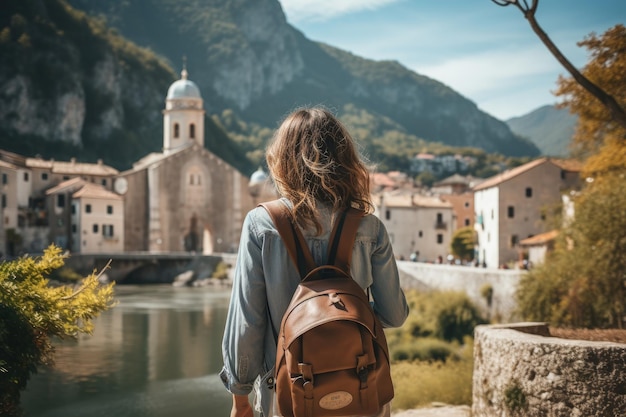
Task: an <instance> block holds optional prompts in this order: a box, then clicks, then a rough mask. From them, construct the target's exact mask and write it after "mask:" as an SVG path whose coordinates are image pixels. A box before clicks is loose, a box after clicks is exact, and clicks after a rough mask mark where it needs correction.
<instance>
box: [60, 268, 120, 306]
mask: <svg viewBox="0 0 626 417" xmlns="http://www.w3.org/2000/svg"><path fill="white" fill-rule="evenodd" d="M111 261H112V259H109V262H107V264H106V265H105V266H104V268H102V269H101V270H100V272H98V275H96V278H100V277H101V276H102V274H104V271H106V270H107V269H109V267H110V266H111ZM85 288H87V287H86V286H85V285H82V286H81V287H80V288H79V289H78V290H76V291H74V292H73V293H72V294H70V295H66V296H65V297H61V300H63V301H67V300H71V299H72V298H74V297H76V296H77V295H78V294H80V293H81V292H83V291H85Z"/></svg>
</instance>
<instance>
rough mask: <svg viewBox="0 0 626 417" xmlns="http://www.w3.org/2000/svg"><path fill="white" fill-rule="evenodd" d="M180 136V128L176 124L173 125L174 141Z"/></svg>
mask: <svg viewBox="0 0 626 417" xmlns="http://www.w3.org/2000/svg"><path fill="white" fill-rule="evenodd" d="M179 136H180V126H179V125H178V123H174V139H178V137H179Z"/></svg>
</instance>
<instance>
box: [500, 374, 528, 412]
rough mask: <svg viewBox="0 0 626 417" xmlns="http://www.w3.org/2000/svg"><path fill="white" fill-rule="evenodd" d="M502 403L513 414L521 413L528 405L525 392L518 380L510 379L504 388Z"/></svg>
mask: <svg viewBox="0 0 626 417" xmlns="http://www.w3.org/2000/svg"><path fill="white" fill-rule="evenodd" d="M504 405H505V406H506V408H507V409H508V410H509V411H510V412H511V413H513V415H521V414H520V413H521V412H523V411H524V410H526V408H527V405H528V404H527V402H526V394H524V391H523V390H522V388H521V387H520V386H519V382H518V381H510V382H509V384H508V385H507V386H506V388H505V389H504Z"/></svg>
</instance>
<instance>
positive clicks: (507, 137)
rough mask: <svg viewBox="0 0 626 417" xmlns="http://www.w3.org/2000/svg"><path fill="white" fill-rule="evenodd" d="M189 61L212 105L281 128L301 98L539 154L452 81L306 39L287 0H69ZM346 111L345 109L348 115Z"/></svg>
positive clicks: (441, 135) (425, 133)
mask: <svg viewBox="0 0 626 417" xmlns="http://www.w3.org/2000/svg"><path fill="white" fill-rule="evenodd" d="M70 2H71V3H72V4H73V5H74V6H75V7H77V8H80V9H83V10H86V11H88V12H89V13H91V14H94V15H104V16H105V17H106V19H107V21H108V22H109V24H110V25H112V26H114V27H116V28H118V29H119V30H120V32H121V33H123V34H124V35H125V36H126V37H128V38H129V39H131V40H133V41H134V42H137V43H138V44H140V45H143V46H147V47H150V48H151V49H152V50H154V51H156V52H158V53H159V54H162V55H163V56H165V57H167V58H168V59H169V61H170V62H171V63H172V65H173V66H175V67H180V64H181V61H182V56H183V55H186V56H187V57H188V68H189V70H190V73H191V74H192V75H193V78H194V81H197V83H198V85H199V87H200V89H201V90H202V91H203V94H204V95H205V99H206V107H207V110H208V111H209V112H210V113H220V112H222V111H224V110H225V109H233V110H235V111H236V112H237V114H238V115H239V116H240V117H241V118H242V119H243V120H245V121H253V122H255V123H259V124H260V125H262V126H266V127H274V126H276V123H277V121H278V120H279V119H280V118H281V117H282V116H284V115H285V114H286V113H287V112H289V111H290V110H291V109H293V108H294V107H295V106H298V105H305V104H318V103H322V104H325V105H327V106H329V107H331V108H334V109H339V110H341V109H342V108H343V107H344V106H346V105H351V106H356V108H357V109H363V110H365V111H367V112H368V113H369V114H371V115H372V116H373V117H378V118H383V117H387V118H390V119H391V120H393V121H395V122H397V124H398V125H399V127H400V128H401V129H402V130H403V131H404V132H405V133H407V134H410V135H413V136H415V137H416V138H417V137H419V138H423V139H426V140H428V141H436V142H441V143H445V144H450V145H455V146H473V147H478V148H481V149H484V150H486V151H488V152H500V153H502V154H505V155H537V154H538V149H537V147H536V146H535V145H534V144H532V143H531V142H530V141H528V140H525V139H522V138H520V137H518V136H516V135H515V134H513V133H512V132H511V130H510V129H509V127H508V126H507V125H506V124H505V123H503V122H501V121H499V120H497V119H495V118H493V117H491V116H489V115H488V114H485V113H484V112H482V111H480V110H479V109H478V108H477V106H476V105H475V104H474V103H473V102H471V101H469V100H468V99H466V98H464V97H462V96H461V95H460V94H458V93H456V92H455V91H453V90H452V89H450V88H448V87H447V86H445V85H443V84H441V83H439V82H437V81H435V80H432V79H430V78H428V77H424V76H422V75H419V74H416V73H414V72H412V71H410V70H408V69H407V68H405V67H403V66H402V65H400V64H399V63H397V62H375V61H371V60H367V59H364V58H361V57H357V56H354V55H352V54H349V53H347V52H345V51H341V50H339V49H336V48H333V47H331V46H328V45H323V44H319V43H316V42H313V41H310V40H308V39H306V38H305V37H304V36H303V35H302V33H300V32H299V31H298V30H296V29H295V28H293V27H292V26H290V25H289V24H288V23H287V21H286V19H285V16H284V13H283V11H282V9H281V7H280V3H279V2H278V0H205V1H203V2H198V1H193V0H185V1H182V0H181V1H176V2H174V1H169V0H146V1H143V2H141V3H140V4H139V3H138V2H126V1H121V0H111V1H107V2H102V1H97V0H70ZM340 116H341V113H340Z"/></svg>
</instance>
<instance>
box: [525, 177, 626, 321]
mask: <svg viewBox="0 0 626 417" xmlns="http://www.w3.org/2000/svg"><path fill="white" fill-rule="evenodd" d="M574 202H575V218H574V219H573V220H571V221H570V222H569V224H567V225H566V226H565V227H564V228H563V229H562V230H561V231H560V234H559V237H558V240H557V242H556V247H555V250H554V252H553V253H552V254H551V255H550V256H549V257H548V258H547V259H546V260H545V263H544V264H542V265H540V266H538V267H536V268H534V269H533V270H531V271H530V272H529V273H528V274H526V275H525V276H524V277H523V278H522V280H521V281H520V285H519V287H518V292H517V300H518V308H519V310H520V311H519V312H520V314H521V315H522V316H523V317H524V318H526V319H528V320H536V321H547V322H550V323H551V324H553V325H556V326H559V325H560V326H573V327H619V328H623V326H624V319H623V318H624V315H625V314H626V306H625V305H624V300H625V299H626V285H625V284H626V274H625V272H624V271H626V210H625V209H624V207H626V171H624V170H623V171H622V172H614V173H611V174H607V175H605V176H603V177H601V178H596V179H595V180H594V181H593V182H590V183H587V185H586V187H585V188H584V189H583V190H582V191H581V193H580V195H579V196H578V197H577V198H576V199H575V200H574Z"/></svg>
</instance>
